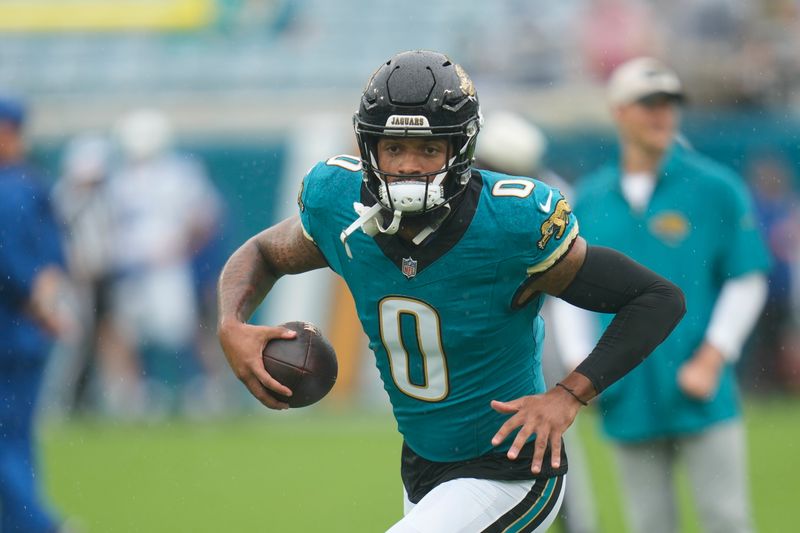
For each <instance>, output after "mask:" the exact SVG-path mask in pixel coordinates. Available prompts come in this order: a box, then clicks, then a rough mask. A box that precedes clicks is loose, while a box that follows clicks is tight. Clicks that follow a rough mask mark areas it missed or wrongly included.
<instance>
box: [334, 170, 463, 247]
mask: <svg viewBox="0 0 800 533" xmlns="http://www.w3.org/2000/svg"><path fill="white" fill-rule="evenodd" d="M371 159H372V164H373V165H374V166H375V168H377V162H376V161H375V157H374V156H371ZM453 160H455V158H453V159H451V160H450V163H451V164H452V162H453ZM446 168H447V165H445V166H444V167H442V170H443V172H440V173H439V174H437V175H436V176H435V177H434V178H433V180H431V182H430V183H427V182H424V181H395V182H394V183H389V184H388V185H387V184H386V182H385V181H383V180H381V184H380V188H379V189H378V198H379V200H380V201H379V202H378V203H376V204H375V205H373V206H372V207H366V206H365V205H364V204H362V203H360V202H355V203H353V209H355V210H356V213H358V215H359V216H358V218H357V219H356V220H355V221H354V222H353V223H352V224H350V225H349V226H348V227H347V229H345V230H344V231H342V233H340V234H339V240H340V241H342V244H343V245H344V249H345V251H346V252H347V257H349V258H350V259H352V258H353V254H352V252H351V251H350V246H349V245H348V244H347V239H348V238H350V235H352V234H353V233H355V232H356V231H357V230H358V229H359V228H361V229H362V230H363V231H364V233H366V234H367V235H369V236H370V237H374V236H375V235H377V234H378V233H379V232H380V233H385V234H387V235H394V234H395V233H397V230H398V229H399V228H400V219H401V218H402V216H403V213H417V212H420V211H422V210H423V209H425V208H427V209H431V208H433V207H439V206H440V205H442V204H443V203H444V201H445V198H444V187H443V186H442V182H443V181H444V178H445V176H447V170H445V169H446ZM384 209H389V210H392V211H393V215H392V221H391V222H390V223H389V225H388V226H387V227H383V226H381V223H380V220H381V218H382V217H381V214H380V213H381V211H383V210H384ZM437 227H438V225H437ZM432 231H433V230H431V232H432ZM431 232H428V234H430V233H431ZM423 233H424V230H423ZM420 235H421V234H420ZM426 236H427V235H426ZM418 237H419V236H418ZM415 244H418V243H416V242H415Z"/></svg>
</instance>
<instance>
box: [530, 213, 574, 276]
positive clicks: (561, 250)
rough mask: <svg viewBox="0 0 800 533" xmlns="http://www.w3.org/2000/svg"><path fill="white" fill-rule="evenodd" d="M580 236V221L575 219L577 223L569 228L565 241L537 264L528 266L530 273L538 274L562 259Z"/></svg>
mask: <svg viewBox="0 0 800 533" xmlns="http://www.w3.org/2000/svg"><path fill="white" fill-rule="evenodd" d="M577 237H578V222H577V221H575V224H574V225H573V226H572V229H571V230H569V233H568V234H567V236H566V238H565V239H564V242H562V243H561V244H559V245H558V248H556V249H555V250H553V253H552V254H550V255H549V256H547V258H546V259H545V260H544V261H540V262H538V263H536V264H535V265H531V266H529V267H528V270H527V272H528V275H529V276H532V275H533V274H538V273H540V272H544V271H545V270H547V269H548V268H550V267H551V266H553V265H554V264H556V261H558V260H559V259H561V256H562V255H564V254H565V253H566V252H567V250H569V247H570V244H572V241H574V240H575V239H576V238H577Z"/></svg>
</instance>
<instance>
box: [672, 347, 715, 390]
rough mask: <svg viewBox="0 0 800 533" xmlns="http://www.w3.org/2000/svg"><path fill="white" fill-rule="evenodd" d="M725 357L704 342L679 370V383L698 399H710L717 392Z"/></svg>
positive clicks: (682, 388)
mask: <svg viewBox="0 0 800 533" xmlns="http://www.w3.org/2000/svg"><path fill="white" fill-rule="evenodd" d="M724 366H725V357H724V356H723V355H722V352H720V351H719V350H718V349H717V348H715V347H714V346H712V345H711V344H709V343H707V342H704V343H703V344H702V345H701V346H700V348H698V349H697V351H696V352H695V353H694V356H692V358H691V359H689V360H688V361H686V362H685V363H684V364H683V366H681V368H680V370H678V385H679V386H680V388H681V390H682V391H683V392H684V393H685V394H686V395H687V396H690V397H692V398H695V399H697V400H710V399H711V398H712V397H713V396H714V394H716V393H717V388H718V387H719V377H720V374H721V373H722V368H723V367H724Z"/></svg>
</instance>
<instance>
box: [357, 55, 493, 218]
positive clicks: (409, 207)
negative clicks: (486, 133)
mask: <svg viewBox="0 0 800 533" xmlns="http://www.w3.org/2000/svg"><path fill="white" fill-rule="evenodd" d="M481 120H482V119H481V112H480V105H479V104H478V96H477V94H476V93H475V87H474V86H473V84H472V80H470V78H469V76H468V75H467V73H466V72H464V69H463V68H461V66H459V65H457V64H455V63H453V62H452V61H451V60H450V59H449V58H448V57H447V56H445V55H444V54H440V53H438V52H432V51H427V50H414V51H408V52H401V53H399V54H397V55H395V56H393V57H392V58H390V59H389V60H388V61H386V62H385V63H384V64H382V65H381V66H380V67H379V68H378V70H377V71H375V73H374V74H373V75H372V77H371V78H370V80H369V82H368V83H367V87H366V89H365V90H364V93H363V95H362V96H361V103H360V105H359V108H358V112H357V113H356V114H355V115H354V117H353V124H354V128H355V133H356V138H357V140H358V146H359V150H360V151H361V161H362V165H363V172H364V182H365V184H366V187H367V189H368V190H369V192H370V193H371V194H372V195H373V196H374V197H375V199H376V200H377V201H378V203H379V204H381V205H383V207H384V208H386V209H388V210H390V211H393V212H397V210H398V209H399V210H400V211H402V212H403V215H419V214H423V213H427V212H430V211H431V210H433V209H436V208H437V207H440V206H442V205H445V204H447V203H448V202H449V201H450V200H452V199H453V198H455V197H456V196H458V195H459V194H461V193H462V192H463V191H464V189H465V188H466V185H467V183H468V181H469V179H470V175H471V166H472V161H473V158H474V153H475V143H476V140H477V136H478V131H479V130H480V126H481ZM382 136H384V137H410V136H415V137H419V136H434V137H439V138H445V139H447V140H448V141H449V142H448V154H447V162H446V164H445V166H444V167H443V168H442V169H440V170H438V171H436V172H430V173H426V174H419V175H413V176H405V177H407V178H409V179H411V180H416V181H417V182H418V183H422V184H424V186H423V187H421V189H420V190H421V191H424V193H422V194H418V195H417V196H418V198H417V197H414V198H413V199H409V198H405V200H406V201H408V202H409V203H407V204H406V205H399V204H400V201H399V200H398V199H397V197H396V196H395V195H394V194H392V193H390V187H389V186H388V182H387V181H386V174H385V173H384V172H382V171H381V170H380V168H378V161H377V155H376V154H377V143H378V139H379V138H380V137H382Z"/></svg>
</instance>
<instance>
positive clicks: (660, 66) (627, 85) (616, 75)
mask: <svg viewBox="0 0 800 533" xmlns="http://www.w3.org/2000/svg"><path fill="white" fill-rule="evenodd" d="M656 94H664V95H667V96H670V97H673V98H674V99H675V100H677V101H683V100H684V99H685V96H684V94H683V85H682V84H681V80H679V79H678V75H677V74H675V72H674V71H673V70H672V69H670V68H669V67H667V66H666V65H665V64H664V63H662V62H661V61H659V60H657V59H653V58H652V57H638V58H636V59H631V60H630V61H627V62H625V63H623V64H622V65H620V66H618V67H617V68H616V69H614V72H612V73H611V78H610V79H609V80H608V100H609V102H610V103H611V105H614V106H618V105H624V104H631V103H633V102H637V101H639V100H641V99H642V98H646V97H648V96H653V95H656Z"/></svg>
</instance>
